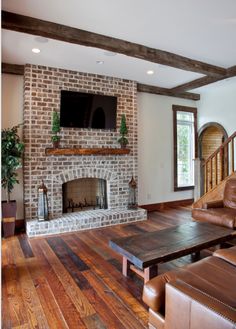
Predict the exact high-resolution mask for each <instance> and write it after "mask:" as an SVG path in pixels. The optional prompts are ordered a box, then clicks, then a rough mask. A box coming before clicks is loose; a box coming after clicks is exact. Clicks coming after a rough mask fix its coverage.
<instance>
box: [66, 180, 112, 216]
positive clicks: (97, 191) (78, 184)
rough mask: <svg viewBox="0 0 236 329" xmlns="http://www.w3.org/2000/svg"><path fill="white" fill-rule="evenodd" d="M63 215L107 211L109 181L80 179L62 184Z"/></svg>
mask: <svg viewBox="0 0 236 329" xmlns="http://www.w3.org/2000/svg"><path fill="white" fill-rule="evenodd" d="M62 199H63V213H70V212H78V211H86V210H95V209H107V208H108V206H107V204H108V203H107V181H106V180H105V179H100V178H79V179H74V180H72V181H68V182H66V183H64V184H62Z"/></svg>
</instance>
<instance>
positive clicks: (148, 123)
mask: <svg viewBox="0 0 236 329" xmlns="http://www.w3.org/2000/svg"><path fill="white" fill-rule="evenodd" d="M172 105H183V106H193V107H195V106H196V103H195V102H194V101H190V100H184V99H180V98H173V97H168V96H159V95H153V94H147V93H138V156H139V158H138V175H139V186H138V195H139V200H138V203H139V205H144V204H152V203H159V202H167V201H174V200H183V199H191V198H193V191H191V190H190V191H181V192H174V160H173V119H172V118H173V114H172Z"/></svg>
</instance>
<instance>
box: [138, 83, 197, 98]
mask: <svg viewBox="0 0 236 329" xmlns="http://www.w3.org/2000/svg"><path fill="white" fill-rule="evenodd" d="M137 90H138V91H139V92H144V93H150V94H157V95H164V96H171V97H179V98H186V99H192V100H194V101H198V100H199V99H200V95H199V94H194V93H186V92H183V93H178V92H173V91H172V89H167V88H161V87H156V86H149V85H145V84H141V83H138V84H137Z"/></svg>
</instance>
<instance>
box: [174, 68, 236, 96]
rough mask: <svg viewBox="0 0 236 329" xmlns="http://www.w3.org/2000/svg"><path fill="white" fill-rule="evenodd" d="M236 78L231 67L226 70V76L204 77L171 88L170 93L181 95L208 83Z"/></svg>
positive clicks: (235, 71)
mask: <svg viewBox="0 0 236 329" xmlns="http://www.w3.org/2000/svg"><path fill="white" fill-rule="evenodd" d="M234 76H236V66H232V67H230V68H228V69H226V74H225V75H224V76H222V77H211V76H206V77H203V78H200V79H196V80H193V81H190V82H187V83H184V84H182V85H179V86H177V87H175V88H172V89H171V91H172V92H177V93H182V92H185V91H188V90H192V89H195V88H199V87H203V86H206V85H209V84H210V83H213V82H217V81H220V80H224V79H227V78H232V77H234Z"/></svg>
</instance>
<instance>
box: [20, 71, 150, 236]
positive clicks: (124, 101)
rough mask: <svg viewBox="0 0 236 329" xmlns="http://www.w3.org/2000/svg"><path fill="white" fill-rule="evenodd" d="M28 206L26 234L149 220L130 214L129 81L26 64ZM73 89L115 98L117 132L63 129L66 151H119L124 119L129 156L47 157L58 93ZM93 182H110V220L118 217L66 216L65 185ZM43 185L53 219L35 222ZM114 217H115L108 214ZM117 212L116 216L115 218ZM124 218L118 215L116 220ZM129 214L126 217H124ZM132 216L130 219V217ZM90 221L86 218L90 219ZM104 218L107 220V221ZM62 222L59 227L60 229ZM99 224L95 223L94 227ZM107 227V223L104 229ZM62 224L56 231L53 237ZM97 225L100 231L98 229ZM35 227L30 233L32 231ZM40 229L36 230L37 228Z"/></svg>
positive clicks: (132, 143) (132, 129) (133, 150)
mask: <svg viewBox="0 0 236 329" xmlns="http://www.w3.org/2000/svg"><path fill="white" fill-rule="evenodd" d="M24 88H25V90H24V96H25V97H24V140H25V145H26V149H25V161H24V203H25V216H26V220H27V232H28V234H29V235H31V236H32V235H34V234H33V233H32V230H31V228H32V227H33V225H34V227H35V231H37V232H41V234H46V233H45V229H46V227H48V233H49V234H51V233H59V232H62V231H63V232H65V231H66V230H64V228H65V227H66V222H67V224H68V225H67V226H68V227H67V230H68V231H70V230H74V229H75V230H77V229H84V228H85V227H83V225H84V224H83V223H84V220H85V221H86V224H88V225H89V227H86V228H92V227H94V226H93V225H95V224H96V225H98V226H104V225H112V224H114V221H113V222H112V220H116V223H122V222H124V221H123V219H124V217H122V215H123V216H125V219H127V221H131V220H134V221H135V220H140V219H141V217H140V216H141V215H140V214H142V215H143V218H142V219H146V212H144V211H142V210H138V211H136V213H135V212H132V211H130V210H127V204H128V193H129V187H128V183H129V181H130V179H131V176H132V175H134V177H135V179H136V181H138V178H137V99H136V98H137V86H136V83H135V82H133V81H129V80H122V79H118V78H112V77H105V76H99V75H94V74H87V73H80V72H74V71H68V70H62V69H57V68H50V67H43V66H35V65H27V66H26V68H25V86H24ZM61 90H72V91H81V92H91V93H98V94H104V95H110V96H116V97H117V129H116V130H115V131H109V130H92V129H79V128H62V129H61V133H60V135H61V147H63V148H81V149H82V148H86V149H88V148H119V147H120V146H119V144H118V143H117V139H118V138H119V126H120V121H121V115H122V114H123V113H124V114H125V115H126V120H127V126H128V130H129V132H128V140H129V144H128V148H129V149H130V153H129V154H118V155H116V154H114V155H113V154H110V155H46V153H45V149H46V148H50V147H51V141H50V139H51V120H52V112H53V110H56V111H58V112H59V111H60V91H61ZM86 177H94V178H101V179H105V180H106V181H107V190H108V210H106V211H107V213H106V214H107V216H108V217H109V216H116V217H115V218H113V217H112V218H110V217H109V218H110V219H109V220H106V219H105V220H104V219H103V216H105V215H103V214H104V213H103V212H104V210H103V212H102V215H101V214H100V213H99V211H100V210H95V212H97V220H95V222H93V220H94V214H91V213H87V214H86V215H84V214H83V216H85V217H82V215H81V214H79V213H74V214H73V215H72V214H62V184H63V183H65V182H67V181H70V180H73V179H78V178H86ZM42 179H43V180H44V183H45V185H46V186H47V188H48V201H49V211H50V220H51V221H49V222H45V223H36V219H37V198H38V196H37V187H38V186H39V185H40V182H41V180H42ZM109 212H111V213H109ZM113 212H114V213H113ZM118 213H120V216H119V215H118ZM124 214H126V215H124ZM131 214H132V215H131ZM90 215H91V219H87V217H86V216H90ZM104 218H106V217H104ZM60 223H61V224H60ZM94 223H95V224H94ZM105 223H106V224H105ZM57 225H58V230H57V232H56V229H55V230H54V232H51V231H50V230H52V228H55V227H56V226H57ZM98 226H96V227H98ZM30 227H31V228H30ZM37 227H38V228H39V229H36V228H37Z"/></svg>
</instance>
